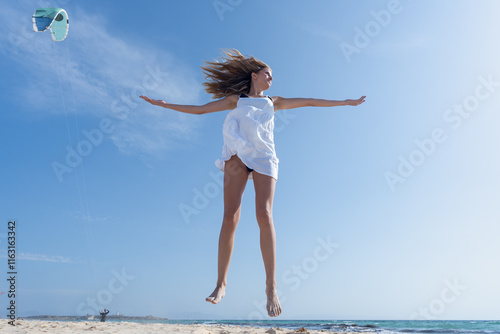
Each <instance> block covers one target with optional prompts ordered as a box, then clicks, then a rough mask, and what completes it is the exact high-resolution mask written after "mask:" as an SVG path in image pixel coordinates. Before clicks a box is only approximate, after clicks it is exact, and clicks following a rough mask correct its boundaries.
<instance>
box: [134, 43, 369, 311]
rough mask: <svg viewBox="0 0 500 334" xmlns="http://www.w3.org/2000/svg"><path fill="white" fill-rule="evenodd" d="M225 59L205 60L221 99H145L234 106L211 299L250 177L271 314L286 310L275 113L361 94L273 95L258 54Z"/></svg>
mask: <svg viewBox="0 0 500 334" xmlns="http://www.w3.org/2000/svg"><path fill="white" fill-rule="evenodd" d="M224 54H225V57H223V59H222V61H215V62H208V61H205V63H206V64H207V65H205V66H202V70H203V72H204V74H205V77H206V79H207V81H206V82H205V83H203V85H204V86H205V91H206V92H207V93H209V94H212V98H213V99H218V100H217V101H213V102H209V103H207V104H205V105H201V106H195V105H180V104H172V103H167V102H165V101H163V100H153V99H150V98H148V97H146V96H141V98H143V99H144V100H145V101H147V102H149V103H151V104H153V105H157V106H161V107H164V108H168V109H172V110H176V111H180V112H184V113H188V114H196V115H203V114H208V113H212V112H217V111H223V110H231V111H230V112H229V113H228V115H227V117H226V120H225V122H224V125H223V137H224V145H223V148H222V159H219V160H217V161H216V162H215V165H216V166H217V167H218V168H219V169H220V170H221V171H223V172H224V217H223V220H222V228H221V231H220V236H219V255H218V278H217V284H216V287H215V290H214V291H213V292H212V294H211V295H210V296H208V297H207V298H206V301H208V302H211V303H213V304H217V303H219V302H220V300H221V298H222V297H224V295H225V290H226V285H227V273H228V269H229V262H230V261H231V255H232V252H233V245H234V235H235V232H236V227H237V226H238V222H239V220H240V215H241V200H242V197H243V192H244V190H245V186H246V184H247V181H248V180H249V179H253V183H254V187H255V210H256V218H257V223H258V224H259V229H260V248H261V252H262V258H263V260H264V267H265V271H266V295H267V312H268V314H269V316H271V317H277V316H279V315H280V314H281V305H280V302H279V299H278V294H277V292H276V278H275V276H276V235H275V230H274V224H273V214H272V209H273V198H274V190H275V187H276V181H277V180H278V161H279V160H278V158H277V156H276V151H275V148H274V135H273V130H274V113H275V112H277V111H278V110H281V109H293V108H300V107H335V106H357V105H359V104H361V103H363V102H364V101H365V96H362V97H360V98H359V99H357V100H344V101H333V100H322V99H312V98H284V97H281V96H272V97H271V96H267V95H264V91H266V90H267V89H269V87H271V83H272V80H273V76H272V71H271V68H270V67H269V66H268V65H267V64H265V63H264V62H262V61H260V60H258V59H255V58H254V57H245V56H243V55H242V54H241V53H240V52H239V51H238V50H236V49H232V50H227V51H224Z"/></svg>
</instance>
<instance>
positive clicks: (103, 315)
mask: <svg viewBox="0 0 500 334" xmlns="http://www.w3.org/2000/svg"><path fill="white" fill-rule="evenodd" d="M108 313H109V310H106V309H104V312H101V322H105V321H106V315H107V314H108Z"/></svg>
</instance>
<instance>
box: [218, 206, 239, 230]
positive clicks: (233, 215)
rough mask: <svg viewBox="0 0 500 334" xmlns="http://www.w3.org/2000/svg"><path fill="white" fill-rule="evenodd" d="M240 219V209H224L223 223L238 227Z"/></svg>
mask: <svg viewBox="0 0 500 334" xmlns="http://www.w3.org/2000/svg"><path fill="white" fill-rule="evenodd" d="M239 221H240V211H239V210H237V211H234V210H224V218H223V219H222V223H223V224H225V225H228V226H234V227H236V226H237V225H238V222H239Z"/></svg>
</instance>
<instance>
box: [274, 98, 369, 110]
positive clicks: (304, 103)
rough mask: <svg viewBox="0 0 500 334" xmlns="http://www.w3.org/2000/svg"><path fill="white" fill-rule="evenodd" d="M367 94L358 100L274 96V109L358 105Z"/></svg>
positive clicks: (363, 100)
mask: <svg viewBox="0 0 500 334" xmlns="http://www.w3.org/2000/svg"><path fill="white" fill-rule="evenodd" d="M365 97H366V96H361V97H360V98H359V99H357V100H343V101H335V100H322V99H308V98H292V99H290V98H285V97H281V96H273V101H274V110H275V111H276V110H281V109H293V108H300V107H336V106H357V105H360V104H361V103H363V102H365Z"/></svg>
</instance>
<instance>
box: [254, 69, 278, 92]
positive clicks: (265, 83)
mask: <svg viewBox="0 0 500 334" xmlns="http://www.w3.org/2000/svg"><path fill="white" fill-rule="evenodd" d="M252 78H253V81H254V83H255V84H257V85H258V86H259V87H261V88H262V89H263V90H266V89H269V87H271V84H272V81H273V72H272V71H271V69H270V68H268V67H264V68H263V69H261V70H260V71H259V72H254V73H252Z"/></svg>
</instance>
